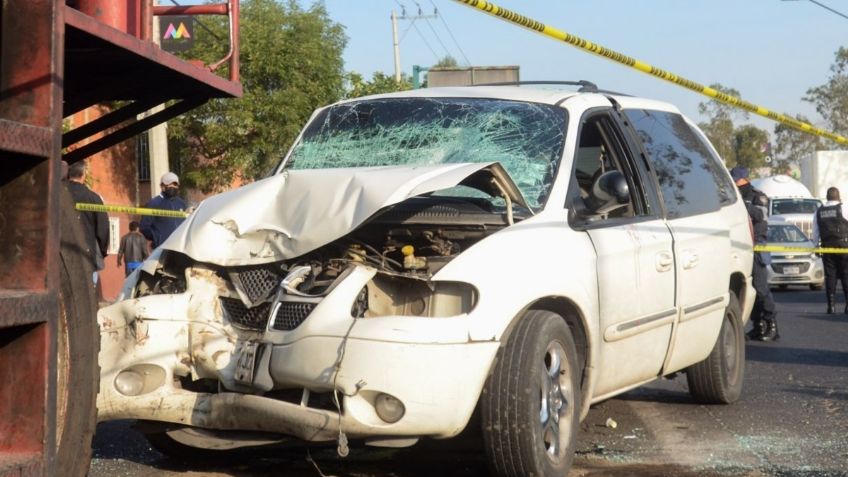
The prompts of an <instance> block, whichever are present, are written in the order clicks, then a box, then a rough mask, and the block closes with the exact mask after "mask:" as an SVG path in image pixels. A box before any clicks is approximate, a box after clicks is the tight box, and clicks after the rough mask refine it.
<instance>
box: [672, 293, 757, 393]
mask: <svg viewBox="0 0 848 477" xmlns="http://www.w3.org/2000/svg"><path fill="white" fill-rule="evenodd" d="M744 378H745V335H744V334H743V329H742V312H741V311H740V308H739V301H738V300H737V299H736V295H734V294H733V293H731V294H730V303H729V304H728V305H727V308H725V310H724V320H723V321H722V324H721V330H719V333H718V338H716V343H715V346H713V350H712V351H711V352H710V355H709V356H707V359H705V360H703V361H701V362H700V363H697V364H694V365H692V366H690V367H689V368H687V369H686V381H687V382H688V383H689V393H690V394H691V395H692V397H693V398H695V400H696V401H698V402H700V403H703V404H730V403H732V402H735V401H736V400H738V399H739V396H740V395H741V394H742V382H743V381H744Z"/></svg>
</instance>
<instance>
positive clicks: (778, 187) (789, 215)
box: [751, 175, 822, 237]
mask: <svg viewBox="0 0 848 477" xmlns="http://www.w3.org/2000/svg"><path fill="white" fill-rule="evenodd" d="M751 185H753V186H754V187H756V188H757V189H759V190H760V191H762V192H763V193H764V194H765V195H767V196H768V198H769V205H768V214H769V216H778V215H779V216H782V217H783V220H784V221H786V222H789V223H792V224H794V225H796V226H798V228H799V229H801V231H803V232H804V234H805V235H807V236H808V237H809V236H810V235H811V234H812V233H813V220H814V219H815V213H816V210H818V208H819V207H820V206H821V205H822V202H821V201H820V200H819V199H816V198H814V197H813V195H812V194H810V191H809V190H808V189H807V187H806V186H805V185H804V184H802V183H801V182H799V181H797V180H795V179H793V178H791V177H789V176H787V175H776V176H770V177H763V178H759V179H754V180H753V181H751Z"/></svg>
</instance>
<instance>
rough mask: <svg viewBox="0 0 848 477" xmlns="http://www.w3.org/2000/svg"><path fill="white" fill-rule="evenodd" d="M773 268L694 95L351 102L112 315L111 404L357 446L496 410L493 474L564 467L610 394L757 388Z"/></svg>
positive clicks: (139, 279) (443, 434)
mask: <svg viewBox="0 0 848 477" xmlns="http://www.w3.org/2000/svg"><path fill="white" fill-rule="evenodd" d="M751 269H752V237H751V230H750V228H749V219H748V215H747V213H746V210H745V206H744V204H743V202H742V200H741V199H740V197H739V195H738V193H737V191H736V188H735V186H734V184H733V182H732V181H731V178H730V176H729V175H728V173H727V171H726V169H725V167H724V165H723V164H722V162H721V160H720V158H719V157H718V156H717V154H716V152H715V150H714V149H713V147H712V146H711V145H710V144H709V142H708V141H707V139H706V138H705V136H704V135H703V134H702V132H701V131H700V130H699V129H698V128H697V127H696V126H695V124H694V123H693V122H692V121H690V120H689V119H687V118H686V117H684V116H683V115H682V114H681V113H680V112H679V111H678V110H677V108H675V107H674V106H672V105H670V104H667V103H663V102H659V101H652V100H647V99H640V98H635V97H630V96H624V95H616V94H611V93H605V92H602V91H598V90H597V89H595V88H591V87H589V88H587V87H584V88H583V90H582V91H580V92H570V91H564V90H562V89H544V88H528V87H524V86H490V87H469V88H447V89H423V90H415V91H407V92H402V93H395V94H387V95H379V96H372V97H367V98H360V99H354V100H348V101H343V102H340V103H337V104H333V105H330V106H326V107H323V108H320V109H318V110H317V111H316V112H315V113H314V114H313V116H312V118H311V119H310V120H309V122H308V123H307V124H306V126H305V128H304V129H303V131H302V133H301V134H300V136H299V137H298V139H297V141H296V143H295V144H294V146H293V147H292V148H291V150H290V151H289V153H288V155H287V156H286V157H285V158H284V159H283V160H282V161H281V163H280V165H279V166H278V167H277V169H276V171H275V172H274V174H272V175H271V176H270V177H268V178H266V179H264V180H260V181H257V182H255V183H252V184H250V185H247V186H244V187H242V188H240V189H237V190H233V191H230V192H226V193H223V194H220V195H218V196H214V197H211V198H209V199H207V200H206V201H204V202H203V203H202V204H201V205H200V206H199V207H198V208H197V209H196V210H195V211H194V212H193V214H192V215H191V216H190V217H189V218H188V219H187V220H186V221H185V222H184V223H183V224H182V226H181V227H180V228H179V229H178V230H177V231H176V232H175V233H174V234H173V235H172V236H171V237H170V238H169V239H168V240H167V241H166V242H165V243H164V244H163V245H162V246H161V247H160V248H158V249H157V250H155V251H154V253H153V254H152V256H151V257H150V259H148V260H147V261H146V262H145V263H144V265H143V266H142V267H141V268H140V269H139V270H137V271H136V272H134V273H133V274H132V275H130V276H129V277H128V278H127V281H126V283H125V286H124V289H123V291H122V296H121V299H120V300H119V301H118V302H116V303H115V304H113V305H111V306H108V307H105V308H103V309H101V310H100V312H99V314H98V321H99V323H100V327H101V337H102V340H101V352H100V366H101V369H102V379H101V387H100V394H99V398H98V408H99V419H100V420H101V421H102V420H109V419H127V418H132V419H139V420H143V421H145V422H144V425H143V426H141V428H142V429H143V430H144V432H146V433H147V436H148V439H149V440H150V442H151V443H153V444H154V446H156V448H157V449H159V450H162V451H163V452H165V453H167V454H172V455H176V454H181V455H183V456H184V455H185V453H186V450H187V449H188V450H191V449H196V450H197V452H198V455H204V454H203V453H204V452H208V451H210V450H222V449H229V448H234V447H243V446H248V445H264V444H273V443H275V442H283V441H291V439H297V440H300V441H304V442H312V443H315V442H326V443H330V444H336V445H338V449H339V453H340V454H342V455H344V454H346V452H347V447H348V442H350V444H351V445H353V444H365V445H373V446H391V447H399V446H410V445H414V444H415V443H416V442H418V441H419V440H422V439H446V438H450V437H453V436H456V435H457V434H459V433H460V432H461V431H463V429H465V428H466V427H467V426H468V425H469V423H473V425H479V426H480V429H481V433H482V442H481V447H482V450H481V451H483V452H485V453H486V455H487V456H488V460H489V462H490V463H491V466H490V468H491V471H492V473H493V474H494V475H541V476H553V475H557V476H562V475H565V474H566V472H567V470H568V468H569V467H570V466H571V462H572V458H573V454H574V448H575V438H576V436H577V429H578V427H577V426H578V422H579V421H580V419H581V418H583V417H584V416H585V415H586V413H587V412H588V408H589V406H590V405H591V404H592V403H595V402H599V401H601V400H604V399H607V398H609V397H611V396H614V395H616V394H619V393H622V392H624V391H627V390H629V389H632V388H634V387H636V386H639V385H641V384H644V383H647V382H649V381H652V380H655V379H657V378H660V377H662V376H664V375H668V374H671V373H675V372H678V371H685V372H686V374H687V377H688V384H689V389H690V391H691V394H692V396H693V398H694V399H695V400H696V401H698V402H704V403H731V402H733V401H735V400H736V399H738V398H739V395H740V392H741V389H742V381H743V370H744V360H745V357H744V350H745V348H744V336H743V328H744V326H745V323H746V322H747V319H748V316H749V314H750V310H751V308H752V306H753V302H754V293H753V289H752V287H751ZM475 410H477V411H478V412H479V416H480V419H479V422H478V420H477V419H474V420H472V419H471V417H472V414H474V413H475Z"/></svg>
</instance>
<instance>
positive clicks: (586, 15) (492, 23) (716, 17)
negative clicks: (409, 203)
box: [300, 0, 848, 131]
mask: <svg viewBox="0 0 848 477" xmlns="http://www.w3.org/2000/svg"><path fill="white" fill-rule="evenodd" d="M300 1H301V3H302V4H303V5H309V4H311V3H312V2H311V1H308V0H300ZM820 1H821V2H822V3H824V4H826V5H828V6H830V7H832V8H834V9H836V10H839V11H842V12H843V13H846V12H848V2H844V1H838V0H820ZM325 4H326V6H327V9H328V11H329V14H330V16H331V17H332V18H333V20H334V21H336V22H338V23H340V24H342V25H344V26H345V29H346V32H347V36H348V45H347V48H346V50H345V54H344V59H345V66H346V69H348V70H353V71H357V72H359V73H362V74H364V75H366V77H367V76H369V75H370V74H372V73H373V72H375V71H383V72H385V73H392V72H393V71H394V64H393V56H392V34H391V22H390V14H391V11H392V10H395V12H397V13H398V14H400V11H401V6H405V7H406V13H407V14H408V15H414V14H416V13H417V12H418V6H417V5H420V7H421V10H422V12H423V13H424V14H428V15H430V14H432V13H433V9H434V6H435V7H436V8H438V11H439V14H440V15H441V19H430V20H418V21H417V22H415V26H417V30H416V28H415V27H410V21H409V20H400V21H399V24H398V30H399V34H400V35H401V36H402V37H403V39H402V41H401V44H400V51H401V53H400V57H401V65H402V70H403V71H404V72H406V73H408V74H410V73H411V71H412V66H413V65H415V64H417V65H421V66H429V65H432V64H434V63H435V62H436V61H437V59H438V58H439V57H442V56H444V55H446V54H447V52H449V53H450V54H451V55H452V56H454V57H455V58H456V59H457V60H458V61H460V63H464V62H465V60H464V58H463V57H462V54H461V53H460V50H459V49H458V48H457V46H456V44H454V41H453V39H452V38H451V37H450V35H449V33H448V31H447V29H446V28H445V24H444V23H447V25H448V27H449V28H450V31H451V32H453V35H454V37H455V38H456V41H457V42H458V43H459V45H460V47H461V49H462V51H463V52H464V53H465V56H467V58H468V59H469V60H470V62H471V63H472V64H474V65H477V66H493V65H519V66H520V67H521V79H523V80H578V79H586V80H590V81H593V82H594V83H596V84H597V85H598V86H599V87H601V88H604V89H609V90H614V91H620V92H623V93H628V94H633V95H637V96H645V97H650V98H655V99H661V100H664V101H669V102H672V103H674V104H676V105H677V106H678V107H680V108H681V110H682V111H683V113H684V114H686V115H688V116H690V117H691V118H692V119H694V120H695V121H701V120H702V119H703V118H701V117H699V115H698V112H697V107H698V103H699V102H702V101H706V100H707V98H706V97H703V96H700V95H698V94H696V93H693V92H690V91H688V90H684V89H682V88H680V87H678V86H675V85H672V84H670V83H666V82H664V81H662V80H659V79H656V78H653V77H651V76H648V75H646V74H644V73H640V72H638V71H635V70H631V69H629V68H627V67H625V66H622V65H619V64H616V63H613V62H611V61H609V60H606V59H603V58H601V57H598V56H595V55H591V54H589V53H585V52H583V51H581V50H578V49H577V48H574V47H572V46H570V45H566V44H564V43H560V42H557V41H555V40H552V39H549V38H546V37H543V36H541V35H539V34H537V33H534V32H531V31H528V30H524V29H522V28H519V27H516V26H513V25H510V24H507V23H505V22H504V21H502V20H500V19H497V18H494V17H492V16H489V15H487V14H484V13H481V12H479V11H477V10H475V9H472V8H470V7H467V6H465V5H462V4H460V3H458V2H455V1H453V0H417V5H416V2H415V1H411V0H356V1H355V0H325ZM495 4H497V5H499V6H502V7H505V8H508V9H511V10H514V11H516V12H518V13H521V14H523V15H526V16H529V17H531V18H534V19H536V20H538V21H541V22H543V23H546V24H548V25H551V26H553V27H556V28H558V29H560V30H564V31H566V32H569V33H571V34H574V35H577V36H580V37H582V38H584V39H587V40H590V41H593V42H595V43H598V44H600V45H602V46H605V47H607V48H611V49H613V50H616V51H619V52H621V53H624V54H626V55H629V56H632V57H635V58H637V59H639V60H642V61H644V62H647V63H649V64H651V65H654V66H658V67H660V68H664V69H666V70H668V71H671V72H673V73H675V74H678V75H681V76H683V77H686V78H688V79H690V80H693V81H696V82H699V83H702V84H707V85H708V84H711V83H714V82H718V83H721V84H723V85H725V86H730V87H733V88H736V89H737V90H739V91H740V93H741V96H742V97H743V98H744V99H746V100H748V101H751V102H753V103H755V104H759V105H762V106H765V107H766V108H769V109H772V110H775V111H778V112H781V113H786V114H790V115H794V114H796V113H802V114H805V115H807V116H808V117H810V118H811V119H812V121H813V122H814V123H819V122H820V121H821V118H820V117H819V116H818V114H817V113H816V112H815V109H814V107H813V106H812V105H811V104H809V103H807V102H804V101H802V100H801V98H802V97H803V95H804V94H805V92H806V91H807V89H808V88H810V87H812V86H817V85H820V84H823V83H824V82H825V81H826V79H827V77H828V75H829V68H830V65H831V64H832V63H833V59H834V52H835V51H836V50H837V49H838V48H839V46H840V45H844V44H846V41H845V40H846V39H848V19H845V18H842V17H840V16H838V15H836V14H834V13H831V12H829V11H827V10H825V9H823V8H821V7H819V6H817V5H815V4H813V3H811V2H809V1H807V0H796V1H784V0H711V1H703V0H638V1H636V0H591V1H577V0H555V1H553V0H549V1H541V0H524V1H520V0H499V1H496V2H495ZM442 20H444V23H443V22H442ZM428 22H429V23H428ZM434 30H435V32H436V34H438V37H439V38H440V39H441V43H440V41H439V39H437V37H436V35H435V34H434V33H433V31H434ZM442 43H443V44H444V46H445V47H446V49H445V48H443V47H442ZM446 50H447V52H446ZM751 122H753V123H754V124H756V125H757V126H759V127H762V128H766V129H768V130H769V131H772V130H773V127H774V124H775V123H773V122H772V121H769V120H767V119H764V118H759V117H757V116H752V120H751ZM817 125H819V124H817Z"/></svg>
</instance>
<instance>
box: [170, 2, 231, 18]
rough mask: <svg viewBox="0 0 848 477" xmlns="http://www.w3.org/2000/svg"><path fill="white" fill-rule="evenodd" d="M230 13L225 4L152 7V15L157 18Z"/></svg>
mask: <svg viewBox="0 0 848 477" xmlns="http://www.w3.org/2000/svg"><path fill="white" fill-rule="evenodd" d="M229 11H230V8H229V6H228V5H227V4H226V3H218V4H210V5H173V6H171V5H163V6H156V7H153V14H154V15H157V16H171V15H227V14H228V13H229Z"/></svg>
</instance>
